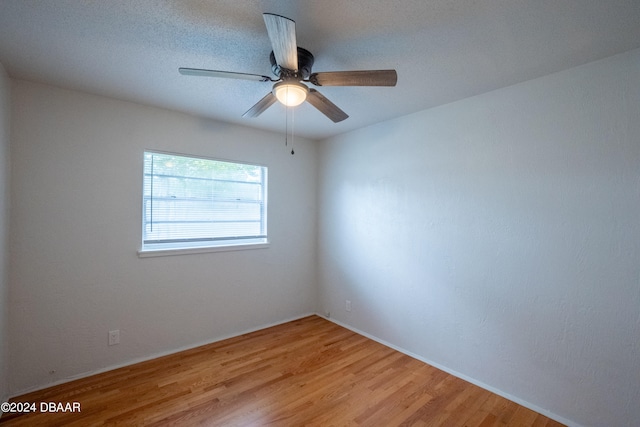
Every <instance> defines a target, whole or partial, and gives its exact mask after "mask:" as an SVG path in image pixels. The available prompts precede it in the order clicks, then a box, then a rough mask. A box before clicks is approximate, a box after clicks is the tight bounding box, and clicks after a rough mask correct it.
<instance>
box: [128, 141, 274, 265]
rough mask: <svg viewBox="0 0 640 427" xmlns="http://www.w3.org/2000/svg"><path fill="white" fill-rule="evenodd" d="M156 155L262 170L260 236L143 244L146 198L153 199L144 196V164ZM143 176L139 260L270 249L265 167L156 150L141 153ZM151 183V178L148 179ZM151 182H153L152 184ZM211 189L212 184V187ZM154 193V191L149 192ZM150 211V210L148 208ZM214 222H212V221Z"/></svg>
mask: <svg viewBox="0 0 640 427" xmlns="http://www.w3.org/2000/svg"><path fill="white" fill-rule="evenodd" d="M149 154H150V155H159V156H165V155H168V156H177V157H182V158H191V159H196V160H205V161H214V162H224V163H234V164H240V165H247V166H257V167H260V168H261V171H262V177H261V180H260V183H261V186H260V188H261V190H262V191H261V193H262V194H261V197H262V200H261V220H262V221H261V233H259V234H258V235H256V236H240V237H238V236H224V237H215V238H208V239H167V240H159V241H157V242H153V241H146V242H145V234H146V233H145V227H146V225H147V220H146V218H147V212H148V207H147V204H148V202H149V197H151V198H152V197H153V196H152V195H151V196H150V195H149V194H147V190H146V189H145V183H146V178H147V177H146V176H147V175H148V173H147V172H146V168H145V166H146V162H147V160H146V159H147V155H149ZM142 165H143V173H142V218H141V235H142V239H141V240H142V242H141V246H140V250H139V251H138V256H139V257H141V258H144V257H154V256H167V255H185V254H193V253H203V252H217V251H235V250H246V249H262V248H267V247H268V246H269V239H268V237H267V193H268V168H267V166H265V165H261V164H256V163H248V162H240V161H236V160H226V159H218V158H212V157H205V156H198V155H192V154H182V153H171V152H164V151H157V150H144V153H143V162H142ZM174 178H178V179H180V178H182V179H185V180H189V178H186V177H183V176H182V175H176V176H175V177H174ZM151 179H153V177H152V178H151ZM211 181H212V182H213V181H216V179H211ZM151 182H153V181H151ZM212 185H213V184H212ZM151 191H153V190H151ZM151 209H152V208H151ZM213 222H215V221H213Z"/></svg>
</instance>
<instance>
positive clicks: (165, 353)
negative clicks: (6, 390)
mask: <svg viewBox="0 0 640 427" xmlns="http://www.w3.org/2000/svg"><path fill="white" fill-rule="evenodd" d="M315 314H316V313H311V312H310V313H307V314H302V315H299V316H295V317H292V318H288V319H285V320H281V321H277V322H273V323H268V324H265V325H261V326H257V327H255V328H250V329H246V330H244V331H241V332H238V333H234V334H229V335H223V336H221V337H217V338H215V339H212V340H209V341H202V342H199V343H196V344H193V345H188V346H184V347H180V348H176V349H172V350H167V351H162V352H159V353H154V354H151V355H149V356H144V357H137V358H135V359H130V360H127V361H126V362H123V363H118V364H116V365H111V366H107V367H105V368H100V369H95V370H92V371H88V372H83V373H81V374H77V375H72V376H69V377H66V378H63V379H60V380H58V381H54V382H51V383H47V384H43V385H39V386H35V387H29V388H27V389H24V390H20V391H18V392H16V393H14V394H11V396H9V397H7V398H6V399H3V400H2V402H6V401H7V400H9V399H10V398H12V397H17V396H22V395H23V394H26V393H31V392H34V391H39V390H44V389H47V388H49V387H54V386H57V385H60V384H64V383H68V382H71V381H75V380H78V379H81V378H87V377H90V376H92V375H97V374H102V373H104V372H108V371H113V370H114V369H119V368H124V367H126V366H131V365H135V364H136V363H140V362H146V361H148V360H153V359H157V358H159V357H163V356H168V355H170V354H175V353H180V352H181V351H186V350H191V349H193V348H197V347H201V346H203V345H208V344H213V343H216V342H220V341H224V340H226V339H229V338H235V337H239V336H240V335H244V334H249V333H251V332H256V331H260V330H262V329H267V328H271V327H273V326H278V325H282V324H283V323H288V322H293V321H294V320H299V319H302V318H305V317H308V316H314V315H315Z"/></svg>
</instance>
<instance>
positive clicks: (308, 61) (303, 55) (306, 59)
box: [269, 47, 314, 80]
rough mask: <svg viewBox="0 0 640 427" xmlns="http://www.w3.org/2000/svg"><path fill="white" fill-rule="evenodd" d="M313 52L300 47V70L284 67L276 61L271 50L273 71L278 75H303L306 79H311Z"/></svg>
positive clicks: (270, 58)
mask: <svg viewBox="0 0 640 427" xmlns="http://www.w3.org/2000/svg"><path fill="white" fill-rule="evenodd" d="M313 59H314V58H313V54H312V53H311V52H309V51H308V50H307V49H304V48H302V47H298V71H297V72H296V71H295V70H289V69H287V68H282V67H281V66H279V65H278V64H277V63H276V57H275V55H274V53H273V51H271V55H269V61H271V71H273V74H275V75H276V76H278V77H281V78H284V77H301V78H302V79H304V80H307V79H309V76H310V75H311V67H313Z"/></svg>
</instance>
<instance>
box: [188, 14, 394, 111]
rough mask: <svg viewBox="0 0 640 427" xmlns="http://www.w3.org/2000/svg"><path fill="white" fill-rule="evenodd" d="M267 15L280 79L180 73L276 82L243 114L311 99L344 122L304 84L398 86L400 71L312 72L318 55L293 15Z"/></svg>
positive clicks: (198, 71)
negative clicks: (302, 38) (303, 40)
mask: <svg viewBox="0 0 640 427" xmlns="http://www.w3.org/2000/svg"><path fill="white" fill-rule="evenodd" d="M263 17H264V22H265V24H266V26H267V33H268V34H269V39H270V41H271V46H272V48H273V50H272V51H271V55H270V58H269V59H270V61H271V70H272V71H273V74H275V75H276V76H277V77H278V78H277V79H273V78H271V77H269V76H263V75H259V74H248V73H237V72H231V71H217V70H202V69H197V68H179V69H178V71H179V72H180V74H183V75H187V76H206V77H222V78H229V79H242V80H253V81H258V82H275V84H274V85H273V88H272V90H271V92H269V93H267V95H265V97H264V98H262V99H261V100H260V101H258V102H257V103H256V104H255V105H254V106H253V107H251V108H250V109H249V110H248V111H247V112H246V113H244V114H243V115H242V117H258V116H259V115H260V114H262V113H263V112H264V111H265V110H266V109H267V108H269V107H270V106H271V105H273V104H274V103H275V102H276V101H280V102H281V103H283V104H284V105H286V106H289V107H293V106H297V105H300V104H302V103H303V102H304V101H307V102H309V104H311V105H313V106H314V107H315V108H317V109H318V110H319V111H320V112H321V113H323V114H324V115H325V116H327V117H328V118H329V119H331V120H332V121H333V122H335V123H338V122H341V121H342V120H344V119H346V118H347V117H349V116H348V115H347V114H346V113H345V112H344V111H342V110H341V109H340V108H338V107H337V106H336V105H335V104H334V103H332V102H331V101H329V100H328V99H327V98H326V97H324V96H323V95H322V94H321V93H320V92H318V91H317V90H315V89H313V88H309V87H307V85H305V84H304V83H311V84H313V85H315V86H395V85H396V82H397V80H398V75H397V73H396V70H364V71H331V72H320V73H313V72H311V67H312V66H313V61H314V58H313V55H312V54H311V52H309V51H308V50H306V49H303V48H301V47H298V46H297V44H296V23H295V22H294V21H293V20H291V19H289V18H286V17H284V16H280V15H275V14H272V13H265V14H263ZM303 82H304V83H303Z"/></svg>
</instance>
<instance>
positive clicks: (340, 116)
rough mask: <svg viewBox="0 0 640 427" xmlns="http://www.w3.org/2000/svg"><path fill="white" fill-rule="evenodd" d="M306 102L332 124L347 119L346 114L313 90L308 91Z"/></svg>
mask: <svg viewBox="0 0 640 427" xmlns="http://www.w3.org/2000/svg"><path fill="white" fill-rule="evenodd" d="M307 102H309V104H311V105H313V106H314V107H316V108H317V109H318V110H320V112H321V113H322V114H324V115H325V116H327V117H329V118H330V119H331V120H332V121H333V122H334V123H338V122H341V121H343V120H344V119H346V118H347V117H349V116H348V115H347V113H345V112H344V111H342V110H341V109H339V108H338V107H337V106H336V104H334V103H333V102H331V101H329V100H328V99H327V98H325V97H324V95H322V94H321V93H320V92H318V91H317V90H315V89H311V88H310V89H309V93H308V94H307Z"/></svg>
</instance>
